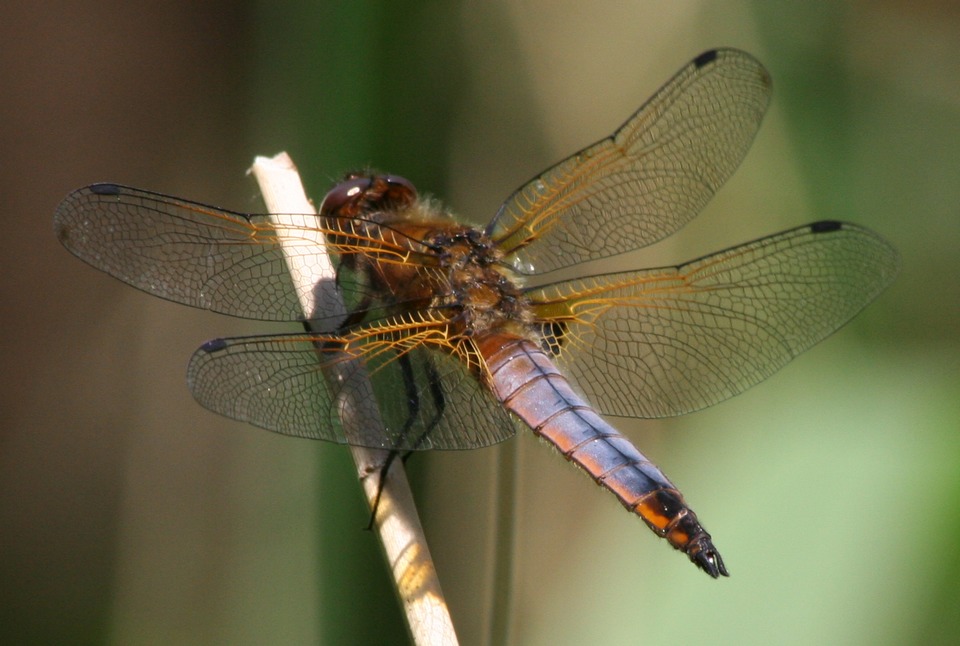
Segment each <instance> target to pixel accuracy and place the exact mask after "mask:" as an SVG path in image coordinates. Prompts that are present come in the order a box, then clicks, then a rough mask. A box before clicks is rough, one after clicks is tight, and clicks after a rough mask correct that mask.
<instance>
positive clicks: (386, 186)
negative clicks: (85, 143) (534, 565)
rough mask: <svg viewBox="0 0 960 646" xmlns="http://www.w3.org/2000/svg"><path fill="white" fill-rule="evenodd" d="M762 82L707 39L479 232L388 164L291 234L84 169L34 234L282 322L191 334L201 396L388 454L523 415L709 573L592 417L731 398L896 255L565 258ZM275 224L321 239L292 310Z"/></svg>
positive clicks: (718, 138) (659, 206) (688, 186)
mask: <svg viewBox="0 0 960 646" xmlns="http://www.w3.org/2000/svg"><path fill="white" fill-rule="evenodd" d="M771 89H772V83H771V77H770V74H769V73H768V72H767V70H766V69H765V68H764V67H763V65H762V64H761V63H759V62H758V61H757V60H756V59H754V58H753V57H752V56H750V55H749V54H747V53H744V52H741V51H738V50H733V49H717V50H711V51H708V52H705V53H703V54H701V55H700V56H697V57H696V58H695V59H693V61H691V62H690V63H689V64H687V65H686V66H685V67H683V68H682V69H681V70H680V71H679V72H678V73H677V74H676V75H675V76H674V77H673V78H672V79H671V80H669V81H668V82H667V83H666V84H665V85H664V86H663V87H662V88H661V89H660V90H659V91H657V92H656V93H655V94H654V95H653V96H652V98H650V99H649V100H648V101H647V102H646V103H645V104H644V105H643V106H642V107H640V109H639V110H638V111H637V112H636V113H634V114H633V115H632V116H631V117H630V118H629V119H628V120H627V121H626V122H625V123H624V124H623V125H622V126H621V127H620V128H618V129H617V130H616V131H615V132H614V133H613V134H612V135H610V136H608V137H606V138H604V139H602V140H600V141H598V142H596V143H594V144H592V145H590V146H587V147H586V148H583V149H582V150H580V151H579V152H576V153H575V154H573V155H571V156H569V157H567V158H566V159H564V160H563V161H560V162H559V163H557V164H556V165H554V166H552V167H550V168H548V169H547V170H546V171H544V172H543V173H541V174H539V175H537V176H536V177H534V178H533V179H531V180H530V181H528V182H527V183H525V184H523V185H522V186H521V187H520V188H518V189H517V190H516V191H514V193H513V194H511V195H510V196H509V197H508V198H507V199H506V201H504V202H503V204H502V205H501V206H500V208H499V210H498V211H497V212H496V214H495V215H494V217H493V219H492V220H490V222H489V224H487V225H486V226H485V227H482V228H479V227H473V226H470V225H467V224H463V223H460V222H459V221H458V220H457V219H456V218H455V217H454V216H453V215H452V214H451V213H450V212H449V211H447V210H446V209H445V208H444V207H442V206H441V205H440V204H439V203H438V202H437V201H436V200H434V199H430V198H423V197H420V196H419V194H418V192H417V190H416V189H415V188H414V186H413V185H412V183H411V182H409V181H408V180H406V179H404V178H402V177H400V176H396V175H389V174H380V173H375V172H371V171H363V172H355V173H349V174H347V175H346V176H345V177H344V178H343V179H342V180H341V181H340V182H339V183H337V184H336V185H335V186H334V187H333V188H332V189H331V190H330V191H329V192H328V193H327V194H326V196H325V198H324V199H323V201H322V203H321V205H320V209H319V213H317V214H308V215H309V217H306V218H304V220H303V221H304V222H305V224H303V225H301V226H300V227H299V228H298V227H290V226H286V227H280V226H278V225H277V224H276V222H275V221H274V220H271V217H270V216H269V215H266V214H263V215H258V214H248V213H239V212H235V211H230V210H226V209H221V208H217V207H214V206H209V205H206V204H202V203H199V202H193V201H189V200H185V199H179V198H175V197H170V196H167V195H163V194H160V193H155V192H151V191H146V190H141V189H136V188H130V187H126V186H121V185H119V184H93V185H91V186H87V187H86V188H81V189H79V190H77V191H74V192H73V193H71V194H70V195H68V196H67V197H66V198H65V199H64V201H63V202H62V203H61V204H60V206H59V208H58V209H57V211H56V215H55V218H54V222H55V232H56V235H57V237H58V238H59V240H60V241H61V242H62V243H63V244H64V245H65V246H66V248H67V249H68V250H69V251H71V252H72V253H73V254H75V255H76V256H78V257H79V258H81V259H82V260H84V261H86V262H87V263H89V264H90V265H92V266H94V267H96V268H97V269H100V270H103V271H105V272H106V273H108V274H110V275H112V276H114V277H116V278H119V279H120V280H122V281H124V282H126V283H128V284H130V285H132V286H134V287H137V288H139V289H141V290H143V291H146V292H148V293H150V294H153V295H155V296H159V297H162V298H165V299H169V300H171V301H175V302H178V303H183V304H186V305H191V306H194V307H198V308H202V309H206V310H211V311H214V312H219V313H223V314H228V315H233V316H237V317H245V318H250V319H259V320H267V321H293V322H300V323H302V324H303V325H304V331H303V332H299V333H290V334H280V335H275V334H274V335H260V336H248V337H239V338H226V339H215V340H213V341H210V342H208V343H206V344H204V345H203V346H201V347H200V348H199V349H198V350H197V351H196V353H195V354H194V355H193V357H192V358H191V360H190V362H189V366H188V369H187V372H188V384H189V388H190V390H191V392H192V393H193V395H194V396H195V398H196V399H197V400H198V401H199V403H200V404H202V405H203V406H205V407H206V408H208V409H210V410H212V411H215V412H217V413H220V414H222V415H225V416H227V417H230V418H233V419H236V420H241V421H243V422H248V423H251V424H253V425H256V426H259V427H262V428H265V429H269V430H271V431H275V432H278V433H283V434H286V435H292V436H298V437H303V438H312V439H319V440H326V441H330V442H336V443H341V444H355V445H360V446H368V447H373V448H383V449H389V450H390V451H393V452H403V453H408V452H412V451H421V450H430V449H476V448H480V447H486V446H490V445H493V444H496V443H498V442H501V441H503V440H506V439H508V438H510V437H512V436H514V435H515V433H516V432H517V431H518V429H522V428H527V429H529V430H530V431H532V432H533V433H534V434H535V435H537V436H539V437H540V438H542V439H543V440H545V441H546V442H547V443H548V444H550V445H552V446H553V447H555V448H556V449H557V450H558V451H559V453H560V454H561V455H562V456H563V457H564V458H566V459H567V460H569V461H570V462H572V463H574V464H576V465H577V466H579V467H580V468H581V469H582V470H583V471H584V472H585V473H587V474H588V475H589V476H590V477H591V478H592V479H593V480H594V481H595V482H596V483H597V484H598V485H600V487H602V488H603V489H604V490H606V491H609V492H610V493H611V494H612V495H613V496H614V497H615V498H616V499H617V500H619V501H620V503H621V504H622V505H623V506H624V507H625V508H626V509H627V510H629V511H630V512H632V513H634V514H636V515H638V516H639V517H640V518H641V519H642V520H643V521H644V522H645V523H646V525H648V526H649V528H650V529H652V530H653V531H654V532H655V533H656V534H657V535H658V536H660V537H662V538H665V539H666V540H667V541H668V542H669V544H670V545H672V546H673V547H674V548H676V549H677V550H680V551H681V552H683V553H685V554H686V555H687V556H688V557H689V559H690V560H691V561H692V562H693V563H694V564H695V565H696V566H698V567H699V568H700V569H702V570H703V571H705V572H706V573H707V574H709V575H710V576H712V577H713V578H718V577H720V576H721V575H722V576H728V575H729V573H728V571H727V569H726V567H725V565H724V562H723V559H722V558H721V556H720V553H719V552H718V551H717V549H716V547H715V546H714V544H713V539H712V537H711V535H710V534H709V533H708V532H707V531H706V529H705V528H704V526H703V525H702V524H701V522H700V520H699V519H698V517H697V515H696V514H695V513H694V511H693V510H692V509H691V508H690V507H689V506H688V505H687V503H686V502H685V500H684V497H683V495H682V494H681V492H680V490H679V489H678V488H677V487H676V486H675V485H674V484H673V483H672V482H671V481H670V480H669V479H668V478H667V476H666V475H664V473H663V472H662V471H661V470H660V469H659V468H658V467H657V466H656V465H654V464H653V462H651V460H650V459H648V458H647V457H646V456H645V455H644V454H643V453H641V452H640V451H639V450H638V449H637V448H636V447H635V446H634V445H633V444H632V443H631V442H630V441H629V440H628V439H627V438H626V437H625V436H624V435H623V434H622V433H620V432H619V431H618V430H617V429H616V428H615V427H614V426H613V425H611V424H610V423H609V422H608V421H607V420H606V418H605V417H602V416H601V414H604V415H608V416H614V417H628V418H629V417H633V418H660V417H667V416H674V415H681V414H685V413H690V412H692V411H696V410H700V409H702V408H705V407H707V406H711V405H713V404H716V403H718V402H720V401H723V400H725V399H727V398H729V397H732V396H734V395H736V394H738V393H740V392H742V391H743V390H745V389H747V388H749V387H750V386H752V385H754V384H756V383H758V382H760V381H762V380H763V379H765V378H766V377H769V376H770V375H771V374H773V373H774V372H775V371H777V370H778V369H780V368H781V367H783V366H784V365H785V364H786V363H788V362H789V361H790V360H791V359H793V358H794V357H795V356H796V355H798V354H799V353H801V352H803V351H804V350H806V349H807V348H809V347H811V346H813V345H814V344H816V343H817V342H819V341H821V340H822V339H824V338H825V337H827V336H828V335H830V334H831V333H833V332H834V331H835V330H837V329H838V328H839V327H841V326H842V325H844V324H845V323H846V322H847V321H849V320H850V319H851V318H853V317H854V316H855V315H856V314H857V313H858V312H859V311H860V310H862V309H863V308H864V307H865V306H866V305H867V304H868V303H870V302H871V301H872V300H873V299H874V298H875V297H876V296H877V295H878V294H880V292H882V291H883V290H884V289H885V288H886V287H887V286H888V285H889V284H890V283H891V282H892V281H893V279H894V277H895V276H896V274H897V271H898V267H899V259H898V254H897V252H896V250H895V249H894V248H893V247H892V246H891V245H890V244H889V243H888V242H887V241H885V240H884V239H883V238H882V237H880V236H879V235H877V234H876V233H874V232H872V231H870V230H868V229H866V228H863V227H861V226H858V225H855V224H850V223H846V222H839V221H833V220H830V221H819V222H814V223H811V224H806V225H803V226H799V227H796V228H793V229H790V230H787V231H783V232H781V233H776V234H774V235H770V236H767V237H763V238H759V239H757V240H754V241H752V242H748V243H746V244H741V245H738V246H734V247H730V248H728V249H725V250H723V251H719V252H716V253H712V254H710V255H706V256H703V257H700V258H697V259H694V260H691V261H688V262H684V263H682V264H677V265H672V266H662V267H656V268H640V269H633V270H628V271H623V270H620V271H608V272H605V273H604V272H602V271H601V272H600V273H595V274H591V275H587V271H586V269H582V267H583V266H584V265H585V264H586V263H591V265H590V266H591V267H592V266H595V265H594V264H592V263H594V261H599V260H606V261H610V259H613V258H614V257H616V256H621V255H623V254H626V253H627V252H631V251H634V250H637V249H640V248H643V247H647V246H648V245H651V244H653V243H655V242H658V241H660V240H662V239H664V238H666V237H667V236H670V235H671V234H673V233H675V232H676V231H678V230H679V229H680V228H682V227H683V226H684V225H685V224H687V223H688V222H689V221H690V220H692V219H693V218H694V217H695V216H696V215H697V214H698V213H699V212H700V211H701V209H702V208H703V207H704V206H705V205H706V203H707V202H708V201H709V199H710V198H711V197H712V196H713V194H714V193H715V192H716V191H717V190H718V189H719V188H720V186H721V185H722V184H723V183H724V182H725V181H726V179H727V178H728V177H729V176H730V175H731V174H732V173H733V171H734V170H735V169H736V167H737V166H738V165H739V164H740V162H741V160H742V159H743V157H744V156H745V154H746V151H747V149H748V148H749V146H750V144H751V143H752V141H753V138H754V136H755V134H756V132H757V130H758V128H759V126H760V123H761V121H762V119H763V116H764V113H765V111H766V109H767V106H768V103H769V101H770V96H771ZM291 238H292V239H294V240H299V241H301V242H303V244H297V245H295V246H294V247H293V248H294V249H295V251H294V253H296V254H302V255H303V257H302V258H301V259H302V260H305V261H307V262H310V260H311V258H312V256H311V254H313V255H316V254H320V253H328V254H329V257H330V258H331V259H332V262H333V266H334V268H335V272H334V275H333V277H332V278H331V280H329V281H327V283H326V284H324V285H317V286H316V289H315V291H316V295H317V299H316V306H315V307H314V308H313V311H310V312H304V311H303V310H302V307H301V304H300V303H301V298H300V296H301V294H300V293H299V291H298V290H299V289H301V287H299V286H298V285H297V284H295V282H294V281H293V279H292V278H291V275H290V272H289V269H288V260H287V258H286V257H285V255H284V250H283V244H282V243H283V241H284V240H289V239H291ZM318 239H319V240H320V242H321V243H322V244H323V247H325V248H326V249H321V248H318V245H317V243H316V241H317V240H318ZM287 253H288V254H289V251H288V252H287ZM571 276H572V277H571ZM348 366H349V367H351V368H350V369H345V368H346V367H348ZM331 371H335V374H336V375H337V376H336V378H330V377H329V374H330V372H331ZM347 395H349V396H350V397H352V398H353V400H352V401H355V400H357V399H359V400H362V401H366V402H370V403H373V404H374V407H373V409H374V410H375V411H376V414H377V415H378V417H377V419H375V420H374V419H365V418H364V417H363V416H364V415H365V413H363V412H362V411H360V412H357V411H354V413H353V415H354V419H353V422H352V423H351V424H349V425H348V424H346V423H345V421H344V419H343V417H344V409H343V402H344V401H345V400H344V397H345V396H347ZM358 415H359V419H357V416H358ZM348 426H349V427H348ZM374 426H376V427H377V431H376V432H367V431H366V430H365V429H367V428H372V427H374Z"/></svg>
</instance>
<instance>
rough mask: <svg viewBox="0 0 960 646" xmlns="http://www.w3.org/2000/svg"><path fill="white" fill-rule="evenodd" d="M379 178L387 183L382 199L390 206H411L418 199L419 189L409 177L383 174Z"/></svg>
mask: <svg viewBox="0 0 960 646" xmlns="http://www.w3.org/2000/svg"><path fill="white" fill-rule="evenodd" d="M378 179H382V180H383V181H384V182H386V184H387V190H386V191H384V193H383V197H382V198H381V200H382V201H383V202H385V203H387V204H389V205H390V206H392V207H394V208H396V207H404V206H410V205H411V204H413V202H414V201H415V200H416V199H417V189H416V188H414V186H413V183H412V182H411V181H410V180H408V179H407V178H405V177H400V176H399V175H383V176H382V177H380V178H378Z"/></svg>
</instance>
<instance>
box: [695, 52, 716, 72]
mask: <svg viewBox="0 0 960 646" xmlns="http://www.w3.org/2000/svg"><path fill="white" fill-rule="evenodd" d="M715 60H717V50H715V49H711V50H710V51H706V52H704V53H702V54H700V55H699V56H697V57H696V58H695V59H693V64H694V65H696V66H697V69H699V68H701V67H704V66H705V65H709V64H710V63H712V62H713V61H715Z"/></svg>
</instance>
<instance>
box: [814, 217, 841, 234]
mask: <svg viewBox="0 0 960 646" xmlns="http://www.w3.org/2000/svg"><path fill="white" fill-rule="evenodd" d="M842 228H843V222H837V221H836V220H822V221H820V222H814V223H813V224H811V225H810V232H811V233H830V232H831V231H839V230H840V229H842Z"/></svg>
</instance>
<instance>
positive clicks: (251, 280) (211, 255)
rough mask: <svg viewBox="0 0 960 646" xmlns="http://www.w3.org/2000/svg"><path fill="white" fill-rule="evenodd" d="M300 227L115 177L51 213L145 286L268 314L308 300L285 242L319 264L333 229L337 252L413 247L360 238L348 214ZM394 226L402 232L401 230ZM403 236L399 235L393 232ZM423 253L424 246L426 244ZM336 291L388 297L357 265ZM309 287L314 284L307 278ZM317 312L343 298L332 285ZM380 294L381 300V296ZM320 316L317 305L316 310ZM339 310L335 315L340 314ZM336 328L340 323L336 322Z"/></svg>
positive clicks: (88, 252) (293, 311)
mask: <svg viewBox="0 0 960 646" xmlns="http://www.w3.org/2000/svg"><path fill="white" fill-rule="evenodd" d="M302 218H303V222H304V224H303V225H302V226H293V225H289V226H288V225H284V226H283V227H282V229H281V228H278V227H277V226H275V225H274V224H273V223H272V222H271V221H270V216H269V215H251V214H246V213H237V212H234V211H228V210H225V209H220V208H216V207H213V206H208V205H206V204H201V203H199V202H191V201H188V200H182V199H179V198H176V197H170V196H168V195H163V194H160V193H154V192H151V191H145V190H141V189H136V188H130V187H126V186H119V185H117V184H94V185H92V186H88V187H86V188H81V189H79V190H77V191H74V192H73V193H71V194H70V195H68V196H67V197H66V198H65V199H64V200H63V202H62V203H61V204H60V206H59V207H58V208H57V212H56V214H55V215H54V229H55V231H56V234H57V238H58V239H59V240H60V242H62V243H63V245H64V246H65V247H66V248H67V249H68V250H69V251H70V252H71V253H73V254H74V255H76V256H77V257H79V258H80V259H81V260H83V261H85V262H87V263H89V264H90V265H92V266H94V267H96V268H97V269H100V270H102V271H105V272H106V273H108V274H110V275H112V276H114V277H116V278H119V279H120V280H122V281H123V282H125V283H128V284H130V285H133V286H134V287H136V288H138V289H141V290H143V291H145V292H148V293H150V294H153V295H155V296H159V297H161V298H165V299H167V300H171V301H175V302H177V303H183V304H185V305H191V306H193V307H199V308H202V309H207V310H211V311H214V312H219V313H222V314H230V315H232V316H239V317H243V318H252V319H260V320H265V321H299V320H303V319H304V316H303V313H302V310H301V305H300V303H301V300H300V297H299V296H298V294H297V290H296V288H295V287H294V283H293V281H291V278H290V274H289V270H288V268H287V264H286V261H285V259H284V254H283V251H282V249H281V247H280V243H279V236H281V235H282V236H283V237H284V239H285V240H286V244H287V245H288V250H289V253H294V254H301V255H302V256H304V257H307V258H309V259H310V262H315V261H316V258H317V256H318V254H320V253H323V252H324V250H323V249H322V248H321V247H319V246H318V236H319V239H320V240H321V241H322V240H323V239H324V237H325V236H332V237H336V239H337V240H338V245H332V246H333V247H334V249H335V250H336V251H337V252H338V253H339V254H340V255H343V254H350V253H360V252H361V251H362V252H364V253H367V254H379V255H380V256H383V257H389V256H396V257H400V256H403V255H405V254H406V255H410V249H409V247H405V248H403V249H401V250H399V251H398V248H397V246H396V244H397V240H396V239H394V240H386V239H377V240H370V239H362V240H361V239H360V237H361V236H362V235H363V233H362V227H357V226H355V222H351V221H335V220H332V219H330V218H326V219H321V218H318V217H315V216H313V215H304V216H302ZM394 233H396V232H394ZM396 236H397V237H399V234H396ZM425 251H426V250H425ZM337 287H338V290H339V292H340V294H339V297H346V299H347V300H348V301H349V302H367V301H370V299H365V298H364V297H365V295H370V296H373V297H375V299H374V301H375V302H371V303H370V304H369V305H368V306H369V307H371V308H373V307H376V306H377V305H383V299H384V298H386V297H387V295H386V294H385V293H384V292H383V291H382V290H380V291H377V290H372V289H370V286H369V285H367V284H366V283H365V278H364V277H363V275H362V274H360V273H359V272H351V271H343V272H341V273H340V274H338V281H337ZM304 288H311V286H305V287H304ZM315 293H316V295H318V296H319V297H320V298H321V301H320V302H318V308H317V310H318V312H317V313H315V314H316V316H315V317H313V318H314V320H323V319H324V317H325V314H324V313H325V312H327V311H330V312H336V313H339V312H341V310H342V306H339V305H338V303H337V302H336V301H335V300H331V302H325V301H324V300H323V299H324V298H326V299H331V298H334V297H335V296H336V295H335V294H334V293H333V292H331V291H330V290H323V289H315ZM376 299H379V300H376ZM312 314H314V313H312ZM336 315H338V314H332V316H336ZM332 327H335V325H334V326H332Z"/></svg>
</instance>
